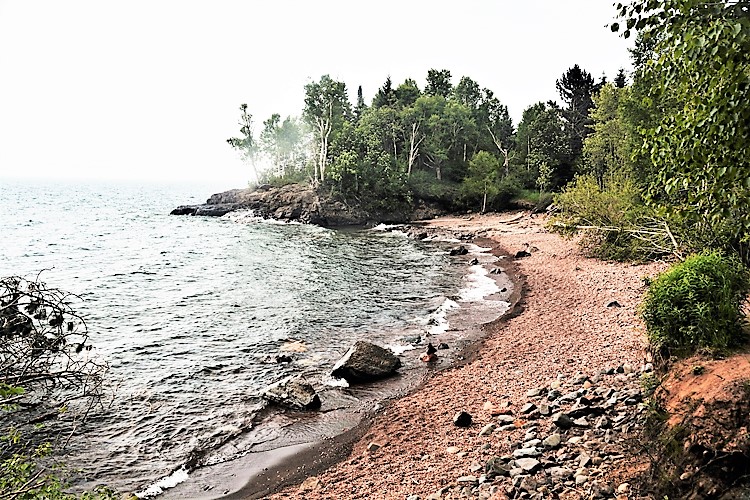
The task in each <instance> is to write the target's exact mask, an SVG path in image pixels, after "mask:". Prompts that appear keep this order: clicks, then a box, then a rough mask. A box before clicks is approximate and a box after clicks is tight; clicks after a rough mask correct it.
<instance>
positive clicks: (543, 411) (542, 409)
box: [539, 404, 552, 417]
mask: <svg viewBox="0 0 750 500" xmlns="http://www.w3.org/2000/svg"><path fill="white" fill-rule="evenodd" d="M551 413H552V409H551V408H550V407H549V405H545V404H541V405H539V414H540V415H542V416H543V417H548V416H549V415H550V414H551Z"/></svg>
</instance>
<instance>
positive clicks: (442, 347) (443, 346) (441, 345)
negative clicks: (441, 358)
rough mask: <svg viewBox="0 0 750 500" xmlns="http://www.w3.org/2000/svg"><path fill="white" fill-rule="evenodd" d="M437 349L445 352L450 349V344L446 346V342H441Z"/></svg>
mask: <svg viewBox="0 0 750 500" xmlns="http://www.w3.org/2000/svg"><path fill="white" fill-rule="evenodd" d="M437 348H438V349H439V350H441V351H442V350H445V349H450V347H448V344H446V343H445V342H440V343H439V344H438V347H437Z"/></svg>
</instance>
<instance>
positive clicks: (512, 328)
mask: <svg viewBox="0 0 750 500" xmlns="http://www.w3.org/2000/svg"><path fill="white" fill-rule="evenodd" d="M545 222H546V219H545V217H544V216H531V215H529V214H528V213H524V214H517V215H515V216H514V215H509V214H502V215H487V216H477V215H475V216H472V217H451V218H441V219H436V220H434V221H429V222H428V225H429V226H431V227H440V228H446V229H451V230H454V231H458V232H469V231H471V232H474V233H476V234H479V235H483V236H486V237H489V238H491V239H493V240H495V241H496V242H497V244H498V245H499V246H500V247H501V248H502V249H504V250H505V251H507V253H510V254H515V252H516V251H518V250H521V249H524V248H527V247H526V245H527V244H528V248H530V249H531V256H530V257H526V258H522V259H517V260H515V264H516V266H517V271H518V272H519V273H520V274H521V275H522V276H523V277H525V291H524V295H523V298H522V299H521V302H520V307H521V308H522V309H521V310H522V312H521V313H520V314H518V315H516V316H515V317H512V318H510V319H508V320H505V321H500V322H497V323H495V324H492V325H488V326H487V337H486V340H485V341H484V342H483V343H482V344H481V345H480V346H479V349H478V352H477V355H476V357H475V358H474V359H473V360H472V361H470V362H468V363H466V364H464V365H462V366H458V367H455V368H452V369H449V370H446V371H443V372H439V373H436V374H435V375H434V376H433V377H431V378H430V379H429V380H428V381H427V382H426V383H425V384H424V386H423V387H422V388H421V389H420V390H419V391H418V392H416V393H414V394H411V395H409V396H407V397H404V398H402V399H400V400H397V401H394V402H392V403H390V404H389V405H388V406H387V408H386V409H385V410H384V411H383V412H382V413H381V414H379V415H378V416H377V417H376V418H375V420H374V423H373V425H372V427H371V428H370V430H369V432H367V433H366V434H365V436H364V438H363V439H361V440H360V441H359V442H358V443H356V444H355V446H354V449H353V452H352V453H351V455H350V456H349V457H348V458H347V459H345V460H344V461H342V462H341V463H339V464H338V465H335V466H333V467H331V468H330V469H328V470H327V471H325V472H323V473H321V474H320V475H318V476H317V477H313V478H308V479H307V480H306V481H305V483H303V485H302V486H299V485H297V486H293V487H290V488H287V489H286V490H284V491H282V492H280V493H278V494H276V495H274V496H272V497H271V498H306V499H317V498H331V499H334V498H335V499H348V498H352V499H354V498H363V499H364V498H384V499H385V498H394V499H395V498H399V499H404V498H407V497H408V496H410V495H419V497H420V498H421V499H424V498H425V497H426V496H428V495H430V494H432V493H434V492H436V491H437V490H439V489H440V488H441V487H443V486H446V485H449V484H451V483H454V482H455V480H456V479H457V478H458V477H460V476H465V475H467V474H470V473H471V471H470V468H471V467H472V465H475V464H484V463H485V462H486V461H487V460H488V459H490V458H491V457H493V456H496V455H503V454H507V453H508V452H509V442H508V437H507V435H503V434H502V433H494V434H492V435H491V436H484V437H479V436H478V434H479V430H480V429H481V428H482V426H484V425H485V424H487V423H490V422H493V421H494V418H492V417H491V416H490V414H489V413H488V412H487V411H486V410H483V405H484V404H485V402H487V401H489V402H491V403H493V404H495V405H498V404H500V403H503V402H508V403H510V405H511V408H515V409H516V410H517V409H518V408H519V407H520V406H519V405H521V404H523V403H525V402H526V400H527V398H526V391H527V390H529V389H532V388H535V387H539V386H542V385H544V384H546V383H548V382H549V381H550V380H552V379H554V378H555V377H556V376H557V374H558V373H564V374H566V375H573V374H575V373H576V372H578V371H581V372H584V373H588V374H593V373H596V372H598V370H600V369H601V368H605V367H610V366H618V365H620V364H622V363H624V362H629V363H633V364H634V365H636V366H638V365H639V364H640V363H642V362H643V358H644V356H645V350H644V348H645V338H644V328H643V325H642V323H641V321H640V320H639V319H638V315H637V311H636V308H637V305H638V303H639V302H640V298H641V296H642V294H643V292H644V290H645V287H644V285H643V283H642V280H641V278H642V277H644V276H653V275H654V274H656V273H657V272H658V271H659V270H661V269H663V267H664V265H663V264H659V263H656V264H648V265H628V264H618V263H607V262H602V261H599V260H595V259H590V258H587V257H585V256H584V255H583V254H582V252H581V251H580V249H579V248H578V247H577V245H576V244H575V242H574V241H570V240H565V239H563V238H561V237H560V236H558V235H555V234H550V233H548V232H547V231H546V230H545V229H544V223H545ZM613 300H616V301H617V302H619V304H620V305H621V306H622V307H619V308H618V307H609V308H608V307H607V304H608V303H609V302H611V301H613ZM460 410H465V411H467V412H469V413H470V414H471V415H472V416H473V417H474V424H473V425H472V426H471V427H469V428H459V427H456V426H454V425H453V422H452V418H453V415H454V414H455V413H456V412H458V411H460ZM371 442H376V443H378V444H380V445H382V447H381V448H380V449H378V450H377V451H374V452H368V451H367V446H368V444H369V443H371ZM486 443H488V444H489V446H485V444H486ZM449 447H458V448H459V449H460V450H461V451H465V452H466V454H465V455H464V454H462V453H460V452H459V453H457V454H456V453H447V452H446V449H447V448H449ZM453 451H455V450H453ZM477 474H478V473H477Z"/></svg>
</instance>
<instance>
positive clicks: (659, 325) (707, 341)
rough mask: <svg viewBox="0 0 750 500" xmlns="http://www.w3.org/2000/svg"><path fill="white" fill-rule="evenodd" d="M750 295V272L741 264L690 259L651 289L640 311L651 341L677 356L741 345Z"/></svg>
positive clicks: (708, 256) (710, 256)
mask: <svg viewBox="0 0 750 500" xmlns="http://www.w3.org/2000/svg"><path fill="white" fill-rule="evenodd" d="M748 291H750V271H748V268H746V267H745V266H744V265H742V263H741V262H740V261H739V260H738V259H736V258H729V257H726V256H724V255H722V254H721V253H719V252H716V251H714V252H703V253H701V254H697V255H693V256H691V257H689V258H687V259H686V260H685V261H684V262H681V263H679V264H676V265H674V266H672V268H670V269H669V270H667V271H666V272H664V273H662V274H661V275H659V277H658V278H656V279H655V280H654V281H652V282H651V283H650V284H649V288H648V291H647V292H646V297H645V300H644V302H643V304H642V310H641V312H642V314H643V319H644V320H645V322H646V328H647V331H648V338H649V341H650V342H651V344H652V345H653V346H654V347H656V348H657V349H659V350H663V349H666V350H667V351H668V352H670V353H676V354H690V353H691V352H693V351H695V350H696V349H699V348H709V349H716V350H724V349H727V348H729V347H734V346H737V345H739V344H740V343H741V342H742V341H743V340H744V338H743V332H742V320H743V317H744V315H743V312H742V306H743V303H744V301H745V298H746V297H747V294H748Z"/></svg>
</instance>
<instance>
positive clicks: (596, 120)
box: [583, 83, 630, 186]
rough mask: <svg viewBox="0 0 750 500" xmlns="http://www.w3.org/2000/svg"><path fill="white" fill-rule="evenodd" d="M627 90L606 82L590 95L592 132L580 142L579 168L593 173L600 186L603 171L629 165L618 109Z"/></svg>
mask: <svg viewBox="0 0 750 500" xmlns="http://www.w3.org/2000/svg"><path fill="white" fill-rule="evenodd" d="M629 90H630V89H628V88H617V87H615V86H614V85H612V84H609V83H608V84H606V85H604V86H603V87H602V88H601V90H600V91H599V94H598V95H597V96H595V97H594V108H593V109H592V110H591V119H592V120H593V125H591V128H592V130H593V132H592V133H591V135H589V136H588V137H586V138H585V139H584V143H583V159H584V162H583V172H584V173H587V174H591V175H593V176H594V177H596V180H597V181H598V182H599V185H601V186H603V185H604V178H605V176H607V174H609V173H611V172H625V171H627V170H628V168H629V158H630V142H629V137H628V132H627V128H626V126H625V124H624V123H623V117H622V112H621V110H620V101H621V100H624V99H627V96H628V93H629Z"/></svg>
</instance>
